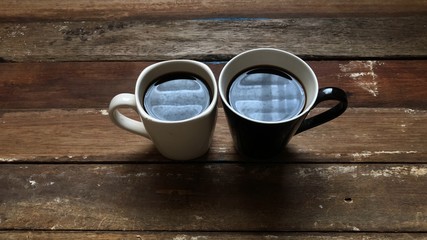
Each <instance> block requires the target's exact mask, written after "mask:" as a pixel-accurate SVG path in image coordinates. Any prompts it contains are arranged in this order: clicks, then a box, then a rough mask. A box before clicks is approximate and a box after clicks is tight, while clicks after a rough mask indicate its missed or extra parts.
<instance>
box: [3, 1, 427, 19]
mask: <svg viewBox="0 0 427 240" xmlns="http://www.w3.org/2000/svg"><path fill="white" fill-rule="evenodd" d="M426 12H427V6H426V1H425V0H412V1H402V0H389V1H386V2H385V1H382V0H361V1H357V2H355V1H351V0H345V1H342V0H317V1H301V0H278V1H277V0H262V1H254V0H240V1H234V0H215V1H212V0H209V1H206V0H190V1H188V0H184V1H175V0H166V1H158V0H134V1H126V2H123V1H117V0H95V1H90V2H88V1H85V0H74V1H62V2H61V3H60V4H58V2H56V1H54V0H43V1H31V0H20V1H14V0H2V1H1V2H0V20H8V21H29V20H33V21H34V20H51V19H58V20H65V21H68V20H69V19H77V20H99V19H101V20H104V19H129V18H130V19H134V18H138V19H141V18H144V19H158V18H168V19H177V18H181V19H187V18H213V17H214V18H218V17H230V16H232V17H288V16H298V17H301V16H317V17H320V16H348V15H350V16H352V15H353V16H354V15H357V16H361V15H365V16H378V15H379V14H380V15H392V16H401V15H424V14H425V13H426Z"/></svg>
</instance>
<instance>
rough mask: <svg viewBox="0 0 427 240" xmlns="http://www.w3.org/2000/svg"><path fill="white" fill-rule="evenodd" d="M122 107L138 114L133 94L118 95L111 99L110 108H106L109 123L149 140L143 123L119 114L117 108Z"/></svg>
mask: <svg viewBox="0 0 427 240" xmlns="http://www.w3.org/2000/svg"><path fill="white" fill-rule="evenodd" d="M124 107H128V108H132V109H133V110H134V111H136V112H138V110H137V107H136V98H135V95H134V94H130V93H120V94H118V95H116V96H115V97H114V98H113V99H111V102H110V107H109V108H108V115H109V116H110V118H111V121H113V123H114V124H116V125H117V126H119V127H121V128H123V129H125V130H127V131H129V132H131V133H135V134H138V135H141V136H143V137H146V138H148V139H151V137H150V135H148V133H147V130H146V129H145V126H144V123H142V122H141V121H136V120H133V119H131V118H128V117H126V116H125V115H123V114H122V113H120V112H119V108H124Z"/></svg>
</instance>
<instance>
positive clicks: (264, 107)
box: [228, 66, 306, 122]
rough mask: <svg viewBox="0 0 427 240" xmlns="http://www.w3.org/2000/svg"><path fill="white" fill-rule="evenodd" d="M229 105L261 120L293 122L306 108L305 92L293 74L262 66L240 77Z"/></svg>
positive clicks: (230, 95) (239, 75)
mask: <svg viewBox="0 0 427 240" xmlns="http://www.w3.org/2000/svg"><path fill="white" fill-rule="evenodd" d="M228 97H229V103H230V105H231V106H232V108H233V109H235V110H236V111H237V112H239V113H241V114H242V115H244V116H246V117H248V118H251V119H253V120H257V121H263V122H277V121H282V120H286V119H290V118H292V117H294V116H296V115H298V114H299V113H301V111H302V110H303V109H304V105H305V102H306V100H305V99H306V97H305V91H304V88H303V86H302V85H301V83H300V82H299V81H298V79H296V78H295V77H294V76H293V75H292V74H290V73H288V72H286V71H285V70H282V69H280V68H277V67H270V66H258V67H253V68H250V69H248V70H245V71H243V72H241V73H240V74H238V75H237V76H236V77H235V79H234V80H233V81H232V84H231V85H230V87H229V90H228Z"/></svg>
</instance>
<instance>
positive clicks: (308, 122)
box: [295, 87, 348, 134]
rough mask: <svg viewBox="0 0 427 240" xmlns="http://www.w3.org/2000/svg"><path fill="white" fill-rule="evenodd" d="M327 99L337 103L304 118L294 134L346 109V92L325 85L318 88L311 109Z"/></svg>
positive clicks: (331, 117)
mask: <svg viewBox="0 0 427 240" xmlns="http://www.w3.org/2000/svg"><path fill="white" fill-rule="evenodd" d="M327 100H335V101H338V102H339V103H337V105H335V106H334V107H332V108H330V109H328V110H327V111H325V112H322V113H319V114H317V115H316V116H313V117H310V118H308V119H304V121H303V122H302V123H301V126H300V127H299V128H298V130H297V132H296V133H295V134H298V133H300V132H303V131H305V130H308V129H310V128H314V127H317V126H319V125H321V124H323V123H326V122H329V121H331V120H332V119H334V118H336V117H338V116H340V115H341V114H343V113H344V112H345V110H346V109H347V105H348V101H347V94H346V93H345V92H344V90H342V89H340V88H336V87H326V88H321V89H319V93H318V95H317V99H316V102H315V103H314V105H313V107H312V108H311V109H313V108H315V107H316V106H317V105H318V104H319V103H321V102H323V101H327ZM311 109H310V110H311Z"/></svg>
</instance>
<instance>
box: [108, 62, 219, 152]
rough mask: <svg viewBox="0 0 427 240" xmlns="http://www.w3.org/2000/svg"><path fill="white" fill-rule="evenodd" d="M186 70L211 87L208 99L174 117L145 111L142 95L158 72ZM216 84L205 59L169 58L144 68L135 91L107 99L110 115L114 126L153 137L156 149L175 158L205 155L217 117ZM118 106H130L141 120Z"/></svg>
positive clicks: (157, 75)
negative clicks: (197, 108)
mask: <svg viewBox="0 0 427 240" xmlns="http://www.w3.org/2000/svg"><path fill="white" fill-rule="evenodd" d="M173 73H188V74H190V75H192V74H194V75H195V76H198V77H200V78H201V79H203V80H204V83H205V84H206V85H207V87H208V88H209V91H210V102H209V105H208V106H207V108H206V109H204V110H203V111H202V112H201V113H199V114H198V115H196V116H193V117H190V118H187V119H183V120H177V121H170V120H161V119H158V118H155V117H153V116H151V115H150V114H148V113H147V111H146V110H145V108H144V95H145V93H146V92H147V89H148V88H149V87H150V86H151V85H152V84H153V83H154V82H155V81H156V80H157V79H158V78H159V77H161V76H164V75H166V74H173ZM217 101H218V86H217V83H216V80H215V76H214V74H213V72H212V70H211V69H210V68H209V67H208V66H207V65H206V64H204V63H201V62H198V61H193V60H169V61H163V62H158V63H155V64H152V65H150V66H148V67H147V68H145V69H144V70H143V71H142V72H141V74H140V75H139V77H138V79H137V81H136V87H135V93H134V94H131V93H121V94H118V95H116V96H115V97H114V98H113V99H112V100H111V102H110V106H109V116H110V119H111V121H112V122H113V123H115V124H116V125H117V126H119V127H121V128H123V129H125V130H127V131H129V132H132V133H135V134H138V135H141V136H143V137H146V138H148V139H150V140H151V141H153V143H154V145H155V147H156V148H157V150H158V151H159V152H160V153H161V154H162V155H163V156H165V157H167V158H170V159H174V160H190V159H194V158H197V157H200V156H202V155H204V154H205V153H206V152H207V151H208V150H209V147H210V145H211V142H212V136H213V132H214V129H215V123H216V117H217ZM120 108H132V109H133V110H135V111H136V112H137V113H138V115H139V116H140V119H141V120H140V121H137V120H133V119H131V118H129V117H126V116H125V115H123V114H122V113H121V112H120V111H119V110H120Z"/></svg>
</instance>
